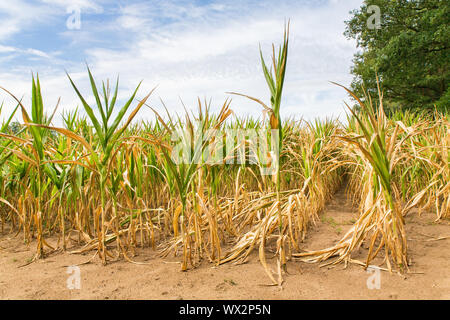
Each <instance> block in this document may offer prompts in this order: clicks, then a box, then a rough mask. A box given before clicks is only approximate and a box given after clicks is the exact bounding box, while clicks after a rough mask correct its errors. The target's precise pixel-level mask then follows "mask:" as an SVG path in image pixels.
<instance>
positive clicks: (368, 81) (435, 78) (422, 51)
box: [344, 0, 450, 111]
mask: <svg viewBox="0 0 450 320" xmlns="http://www.w3.org/2000/svg"><path fill="white" fill-rule="evenodd" d="M373 5H375V6H378V7H379V8H380V20H379V22H380V24H379V25H378V27H377V28H374V27H373V20H374V18H375V16H374V14H375V11H373V9H372V10H371V8H373V7H371V6H373ZM351 14H352V18H351V19H350V20H349V21H346V25H347V28H346V31H345V33H344V34H345V35H346V36H347V38H349V39H355V40H356V42H357V46H358V48H360V49H361V50H359V51H358V53H356V54H355V58H354V61H353V62H354V65H353V68H352V73H353V74H354V76H355V77H354V79H353V82H352V88H353V90H355V91H356V92H358V93H362V86H365V87H366V89H367V91H368V92H371V93H375V92H376V90H377V89H376V88H377V85H376V76H375V75H376V74H378V76H379V77H380V82H381V84H382V88H383V91H384V97H385V104H386V107H387V108H389V109H417V108H434V105H436V107H437V108H438V109H441V110H443V111H444V110H445V111H448V109H449V107H450V93H449V86H448V84H449V78H450V73H449V60H450V52H449V44H450V2H449V1H448V0H409V1H408V0H366V1H364V3H363V4H362V6H361V7H360V8H359V9H356V10H353V11H352V12H351ZM368 21H369V25H368ZM371 23H372V24H371Z"/></svg>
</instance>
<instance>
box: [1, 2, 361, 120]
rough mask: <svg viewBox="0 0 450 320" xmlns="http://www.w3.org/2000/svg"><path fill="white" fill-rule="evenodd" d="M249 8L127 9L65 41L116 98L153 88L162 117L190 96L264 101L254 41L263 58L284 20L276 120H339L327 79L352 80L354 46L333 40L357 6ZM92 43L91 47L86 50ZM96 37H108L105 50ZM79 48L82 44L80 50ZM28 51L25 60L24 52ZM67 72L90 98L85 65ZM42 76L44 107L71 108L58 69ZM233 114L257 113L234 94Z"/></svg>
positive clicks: (73, 101) (165, 5)
mask: <svg viewBox="0 0 450 320" xmlns="http://www.w3.org/2000/svg"><path fill="white" fill-rule="evenodd" d="M44 2H46V3H47V4H50V3H53V4H55V5H58V6H62V5H63V3H65V1H62V0H45V1H44ZM79 2H80V3H82V4H83V3H84V4H83V5H85V7H86V8H90V9H89V10H97V12H102V11H98V10H103V12H105V10H106V9H107V7H106V5H103V6H100V4H99V3H100V2H98V1H96V2H92V1H79ZM255 3H256V4H257V5H256V4H255ZM255 3H253V4H252V6H250V5H247V6H245V5H243V4H242V3H240V2H236V3H235V2H233V1H232V0H229V1H222V2H217V3H212V4H209V5H204V6H195V5H193V4H191V3H189V2H181V3H180V2H174V1H152V2H151V3H150V2H140V3H134V4H126V5H122V6H121V7H119V8H118V9H117V10H116V11H115V13H116V14H115V15H114V17H115V18H114V20H112V21H111V20H109V21H107V22H102V25H101V28H99V29H95V28H85V27H83V28H82V30H80V31H78V32H66V33H64V35H66V36H70V37H71V38H72V40H73V41H74V42H72V45H73V44H74V43H76V44H77V45H78V46H80V45H81V48H80V49H78V50H83V51H84V53H85V58H86V59H87V61H88V62H89V65H90V66H91V67H92V70H93V72H94V75H95V76H96V78H97V79H98V80H100V79H105V78H107V77H115V76H116V75H117V74H120V79H121V81H120V84H121V85H120V90H121V95H122V98H125V97H126V96H127V95H128V94H129V93H130V92H131V91H132V90H133V89H134V87H135V86H136V85H137V83H138V82H139V80H141V79H144V80H145V81H144V83H143V86H142V87H141V90H140V96H143V95H144V93H145V92H148V91H149V90H151V89H152V88H153V87H154V86H155V85H157V84H158V85H159V86H158V89H157V91H156V93H155V94H154V96H153V97H152V98H151V100H150V102H151V103H152V104H153V105H155V106H156V107H157V109H160V108H161V104H160V103H159V102H158V99H157V98H158V96H160V97H161V98H163V100H164V101H165V102H166V104H167V106H168V107H169V109H170V111H173V112H175V111H179V112H182V105H181V103H180V102H179V97H181V98H182V99H183V101H184V102H185V103H186V104H187V106H192V107H195V106H194V103H195V101H196V98H197V96H200V97H205V96H206V97H208V98H209V97H212V98H213V103H215V105H216V106H217V107H218V106H219V105H220V104H221V103H223V101H224V100H225V99H226V97H227V95H226V94H225V92H226V91H237V92H242V93H245V94H249V95H252V96H256V97H259V98H262V99H263V100H265V101H267V100H268V89H267V88H266V84H265V80H264V77H263V75H262V72H261V67H260V61H259V52H258V43H261V45H262V49H263V52H264V56H265V57H267V58H268V57H269V54H270V51H271V47H270V44H271V43H272V42H275V43H279V42H280V41H281V39H282V32H283V22H284V20H285V17H288V18H290V19H291V38H290V40H291V41H290V51H289V60H288V71H287V75H286V82H285V92H284V96H283V106H282V109H283V110H282V112H283V114H284V115H286V116H290V115H296V116H297V117H302V116H304V117H305V118H307V119H311V118H313V117H316V116H329V115H332V114H333V115H338V114H339V113H341V112H342V110H343V108H342V100H344V99H346V98H347V96H346V94H345V92H344V91H343V90H342V89H340V88H337V87H335V86H333V85H331V84H330V83H329V82H328V81H336V82H340V83H343V84H349V82H350V80H351V75H350V74H349V72H350V65H351V60H352V55H353V53H354V51H355V45H354V43H353V42H351V41H347V40H346V39H345V38H344V36H343V35H342V33H343V31H344V28H345V26H344V23H343V21H344V20H345V19H347V18H348V11H349V10H351V9H353V8H356V7H358V6H359V5H360V4H361V1H360V0H346V1H343V0H340V1H339V0H335V1H330V2H329V3H328V4H327V5H325V6H320V7H317V8H312V7H309V6H305V5H301V4H298V3H297V2H294V1H292V2H283V3H281V4H280V3H275V2H270V3H269V2H265V3H260V2H255ZM89 4H92V6H91V7H89ZM108 10H110V9H109V8H108ZM92 39H97V40H99V42H98V43H92V42H90V41H92ZM100 40H110V41H112V42H113V43H114V46H108V45H105V43H102V42H100ZM114 40H116V41H114ZM87 42H89V47H86V46H85V47H83V46H82V44H83V43H87ZM77 48H78V47H77ZM12 50H15V48H13V47H11V46H7V45H5V46H0V52H9V53H13V51H12ZM30 50H31V49H29V51H28V53H32V51H30ZM61 51H63V52H62V53H61V54H59V55H58V56H59V57H63V56H64V49H61ZM33 52H34V51H33ZM34 53H35V54H36V57H39V56H40V58H43V56H44V55H45V54H47V55H49V56H51V58H52V59H54V58H55V56H56V55H55V54H49V53H44V52H34ZM0 63H1V60H0ZM67 68H68V70H69V71H70V72H71V75H73V78H74V80H75V82H76V83H77V85H80V88H81V89H82V91H83V92H85V93H86V94H90V91H89V83H88V79H87V75H86V72H85V71H84V70H82V69H83V68H84V66H83V65H82V64H81V63H80V64H79V65H78V66H74V65H73V63H71V64H70V65H69V66H67ZM46 71H47V72H45V73H42V72H41V81H42V84H43V88H45V90H47V91H46V96H47V97H51V98H50V99H51V101H52V102H53V100H55V101H56V99H57V97H58V96H62V102H63V106H64V107H65V108H73V107H75V106H76V105H77V104H79V102H78V101H77V98H76V96H75V95H74V93H73V91H72V89H71V88H70V87H69V84H68V81H67V79H66V77H65V75H64V74H63V73H62V72H61V71H62V70H56V69H52V67H49V69H47V70H46ZM14 77H16V78H15V79H16V81H14ZM1 83H8V87H9V88H14V86H15V85H17V92H28V91H29V77H27V76H26V77H24V79H23V82H21V83H22V84H21V85H19V84H18V82H17V76H16V75H13V74H10V75H9V76H8V77H6V76H5V74H2V75H0V84H1ZM25 84H26V85H25ZM45 86H48V87H45ZM23 90H24V91H23ZM55 97H56V98H55ZM50 105H52V104H50ZM232 109H233V110H234V111H235V112H236V113H237V114H240V115H243V114H252V115H254V116H259V115H261V112H260V111H261V108H260V107H259V106H258V105H257V104H256V103H254V102H251V101H247V100H246V99H245V98H242V97H233V104H232ZM160 110H161V109H160ZM140 116H141V117H144V118H146V117H153V115H152V114H151V112H145V111H143V112H141V114H140Z"/></svg>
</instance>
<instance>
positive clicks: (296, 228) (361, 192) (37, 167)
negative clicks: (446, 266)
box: [0, 28, 450, 285]
mask: <svg viewBox="0 0 450 320" xmlns="http://www.w3.org/2000/svg"><path fill="white" fill-rule="evenodd" d="M288 37H289V30H288V28H287V30H286V32H285V35H284V41H283V43H282V45H281V46H280V48H279V50H278V53H277V52H276V48H275V47H273V50H272V51H273V59H272V62H273V66H272V68H270V66H267V65H266V63H265V61H264V59H263V55H262V53H261V62H262V66H263V72H264V76H265V79H266V81H267V84H268V88H269V89H270V97H271V99H270V103H268V104H265V103H264V102H263V101H262V100H260V99H257V98H253V97H248V96H246V95H244V94H241V93H233V97H234V99H235V100H234V101H239V99H246V98H249V99H252V100H253V101H255V103H259V104H261V105H262V107H263V109H262V116H261V117H260V118H258V119H254V118H252V117H237V116H235V115H234V113H233V112H232V108H233V103H234V101H233V102H232V101H231V100H230V99H227V100H225V101H224V103H222V104H220V105H215V106H213V105H212V104H211V102H208V101H202V100H200V99H199V100H198V103H197V105H196V106H193V107H194V108H193V110H194V109H195V110H196V111H195V112H190V111H186V113H185V115H183V116H179V115H177V116H173V115H170V114H169V112H167V114H162V113H158V112H157V111H156V110H155V108H154V107H153V102H152V98H153V96H152V93H153V91H152V92H147V93H145V97H144V98H143V99H139V100H138V99H136V95H137V94H138V90H139V86H138V87H137V88H136V90H135V91H134V92H133V93H132V94H131V95H130V97H129V99H128V101H126V102H125V103H124V104H123V105H121V106H117V105H116V99H117V96H118V86H119V83H118V81H117V82H116V83H115V85H114V86H111V85H110V82H109V81H106V82H102V84H101V86H99V84H98V83H96V81H95V80H94V77H93V75H92V74H91V71H90V70H89V69H88V74H87V78H86V81H89V82H90V86H91V89H92V91H91V92H90V93H87V92H83V93H82V92H80V91H79V90H78V87H77V84H75V83H74V82H73V81H72V79H71V78H70V76H69V75H68V81H70V83H71V84H72V86H73V89H74V90H75V92H76V94H77V95H78V97H79V99H80V105H81V106H82V109H83V112H80V111H78V109H76V110H75V111H71V112H64V113H63V114H62V119H63V125H62V126H61V127H55V126H54V125H53V124H52V120H53V117H54V115H55V113H56V108H54V110H55V112H53V113H52V114H51V115H48V114H47V113H45V112H44V105H45V102H44V98H43V97H42V94H41V86H40V82H39V77H38V76H36V77H33V79H32V91H31V93H32V94H31V96H32V99H31V104H30V105H29V104H27V103H26V102H24V101H22V100H20V99H18V98H16V96H15V95H14V93H12V92H10V91H8V89H7V88H6V86H4V85H3V84H2V86H1V89H2V90H3V91H4V92H5V93H6V94H8V95H10V96H11V97H13V98H14V99H15V100H16V102H17V105H16V108H15V109H14V111H13V113H12V114H10V115H7V116H6V117H5V120H4V122H3V125H2V126H1V132H0V148H1V153H0V170H1V175H0V202H1V203H0V221H1V232H2V233H6V232H10V233H14V234H16V235H17V236H20V237H23V240H24V241H25V242H26V243H28V244H31V243H33V244H34V243H35V244H36V247H35V259H39V258H44V257H45V256H46V255H47V254H49V253H50V252H54V251H57V250H62V251H66V250H67V251H69V252H71V253H74V254H77V253H87V252H91V253H92V255H93V258H94V257H95V256H97V257H98V258H99V259H100V260H101V261H102V263H103V264H107V263H108V261H115V260H118V259H125V260H127V261H130V262H132V263H138V262H135V261H134V259H133V258H134V257H135V255H136V254H137V249H138V248H144V247H152V248H153V249H155V250H158V251H159V252H160V253H161V255H162V256H167V255H175V256H178V257H179V261H180V265H181V270H182V271H186V270H189V269H191V268H195V267H196V266H198V265H199V264H200V263H201V262H202V261H205V260H206V261H209V262H210V263H212V264H216V265H220V264H224V263H229V262H234V263H241V262H243V261H246V259H248V258H249V256H250V254H251V253H252V252H253V251H255V250H257V252H258V254H259V260H260V262H261V264H262V267H263V269H264V270H265V272H266V273H267V276H268V277H269V279H270V281H271V282H272V283H273V284H274V285H280V284H281V283H282V281H283V273H284V272H285V269H286V263H287V261H289V260H291V261H292V260H301V261H307V262H324V263H325V264H336V263H340V262H343V263H345V264H347V263H349V262H350V263H352V262H358V263H359V264H361V265H363V266H366V267H367V266H368V265H369V264H370V262H371V261H373V260H374V259H375V257H377V256H381V257H383V258H384V263H385V264H386V266H387V268H388V269H389V270H396V271H400V272H406V271H407V270H408V264H409V257H408V246H407V237H406V234H405V219H404V218H405V216H406V215H407V214H413V213H411V210H412V209H416V210H414V211H413V212H414V214H416V212H417V211H418V212H419V214H420V212H423V211H433V212H435V214H436V219H446V218H449V217H450V167H449V163H450V150H449V147H450V126H449V125H450V121H449V120H450V119H449V117H448V115H446V114H440V113H437V112H435V113H425V112H422V113H420V112H401V113H400V112H398V113H393V114H389V116H386V113H385V111H384V108H383V97H382V89H381V88H379V91H378V94H376V96H370V95H367V96H365V97H357V96H356V95H354V94H353V93H352V92H351V91H350V90H348V89H346V88H345V87H343V88H342V90H347V91H348V93H349V94H350V95H351V96H352V98H353V100H354V101H355V102H356V103H357V107H354V106H348V112H347V119H345V121H343V122H340V121H338V120H333V119H325V120H315V121H312V122H308V121H303V120H299V121H296V120H289V119H282V118H281V116H280V110H281V109H282V105H281V101H282V100H281V98H282V90H283V82H284V74H285V70H286V66H287V56H288V50H287V49H288ZM89 95H91V97H93V98H94V100H95V105H89V104H88V103H87V102H86V101H88V100H89V101H90V100H91V99H89V97H90V96H89ZM45 109H46V110H53V109H52V108H50V107H47V106H46V108H45ZM144 110H145V112H151V113H152V114H154V115H155V120H153V121H143V120H137V118H136V116H137V115H138V114H139V112H141V113H142V112H144ZM211 110H218V112H212V111H211ZM15 116H18V117H20V116H21V124H20V126H15V127H14V126H12V125H11V124H12V119H13V118H14V117H15ZM255 136H256V137H257V138H258V139H255V138H254V137H255ZM174 137H175V138H174ZM255 141H257V142H258V143H256V142H255ZM186 151H188V152H187V153H186ZM180 152H181V154H182V155H181V156H180ZM174 155H175V156H174ZM268 168H275V170H272V171H271V170H267V169H268ZM343 187H345V188H346V191H347V194H348V196H349V197H350V198H351V199H352V201H353V203H354V204H355V206H356V207H357V208H358V211H359V217H358V219H357V220H356V222H355V223H354V225H353V226H352V227H351V228H350V230H349V231H348V232H347V233H346V234H345V235H344V236H343V237H342V239H341V240H340V241H339V242H337V243H336V245H334V246H333V247H330V248H323V250H318V251H313V252H309V251H305V250H304V248H303V247H302V242H303V240H304V239H305V236H306V234H307V232H308V227H309V226H311V224H314V223H315V222H316V221H318V220H319V216H320V214H321V211H322V210H323V209H324V207H325V205H326V204H327V202H328V201H329V200H330V199H331V198H332V197H333V195H334V193H335V192H336V191H337V190H338V189H339V188H343ZM50 237H57V239H58V242H57V244H56V246H52V245H50V244H49V243H48V242H47V241H46V239H49V238H50ZM363 243H366V244H367V245H368V247H369V250H368V253H367V257H366V259H365V261H355V260H354V259H352V253H353V252H355V250H357V249H358V248H359V247H360V246H361V245H362V244H363ZM269 246H270V247H272V248H276V251H275V255H276V260H277V269H276V270H275V272H273V271H272V270H271V268H270V267H269V265H268V263H267V260H266V255H267V254H268V250H267V249H268V247H269Z"/></svg>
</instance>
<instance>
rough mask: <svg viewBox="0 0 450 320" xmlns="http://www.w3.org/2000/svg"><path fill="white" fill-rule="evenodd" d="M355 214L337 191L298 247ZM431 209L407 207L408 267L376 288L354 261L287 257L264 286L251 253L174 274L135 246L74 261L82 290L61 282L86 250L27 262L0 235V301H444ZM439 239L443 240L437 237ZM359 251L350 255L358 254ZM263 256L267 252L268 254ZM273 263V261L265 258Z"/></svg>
mask: <svg viewBox="0 0 450 320" xmlns="http://www.w3.org/2000/svg"><path fill="white" fill-rule="evenodd" d="M355 217H356V212H355V211H354V209H352V207H351V206H350V205H349V203H348V202H347V201H346V200H345V197H344V196H343V194H338V195H337V196H336V197H335V199H334V200H333V201H331V203H330V204H329V205H328V206H327V208H326V210H325V211H324V212H323V213H322V215H321V221H318V223H317V225H316V226H311V229H310V231H309V233H308V236H307V239H306V240H305V243H304V245H303V247H304V248H305V249H321V248H325V247H328V246H331V245H332V244H334V243H335V242H336V241H337V240H339V238H340V237H341V236H342V235H343V233H344V232H345V231H346V230H347V229H348V228H349V227H350V226H351V224H352V221H354V219H355ZM434 220H435V215H433V214H422V215H421V216H418V214H417V213H412V214H411V215H409V216H408V217H407V218H406V221H407V234H408V239H409V243H408V245H409V254H410V258H411V260H412V265H411V267H410V271H411V272H413V273H409V274H406V275H402V276H401V275H398V274H389V273H388V272H385V271H381V282H380V289H368V286H367V279H368V278H369V277H370V276H371V274H369V273H368V272H367V271H365V270H364V269H363V268H362V267H361V266H358V265H349V266H348V267H347V268H346V269H344V266H343V265H338V266H336V267H334V268H328V267H325V268H319V265H317V264H306V263H303V262H289V263H288V274H287V275H285V277H284V279H285V283H284V284H283V287H282V289H280V288H278V287H270V286H265V285H266V284H269V280H268V277H267V276H266V274H265V273H264V271H263V269H262V266H261V265H260V263H259V261H258V257H257V255H256V253H255V254H253V256H252V257H251V258H250V259H249V262H248V263H246V264H243V265H234V264H225V265H222V266H219V267H214V266H212V265H211V264H208V263H206V262H205V263H203V264H202V265H201V266H200V267H199V268H197V269H194V270H190V271H189V272H180V271H179V268H180V265H179V263H177V258H172V257H169V258H165V259H162V258H160V257H159V256H158V253H157V252H155V251H153V250H152V249H141V250H138V251H137V253H138V256H137V257H135V259H136V260H137V261H143V262H146V263H148V265H135V264H132V263H129V262H125V261H119V262H112V263H109V264H108V265H106V266H102V265H101V263H100V261H99V260H98V259H95V260H94V261H93V262H92V263H89V264H84V265H81V266H80V271H81V288H80V289H79V290H78V289H73V290H69V289H68V288H67V278H68V277H69V274H68V273H67V266H70V265H76V264H79V263H82V262H85V261H87V260H89V258H90V257H91V256H92V255H93V253H89V254H88V255H72V254H69V253H54V254H51V255H49V256H48V257H47V258H45V259H43V260H39V261H37V262H34V263H31V264H29V265H27V266H23V267H21V266H22V265H24V264H26V263H27V261H29V259H30V257H31V256H32V255H33V250H34V245H32V246H30V247H29V248H28V247H27V246H25V245H24V244H23V242H22V240H21V236H20V235H18V236H17V237H15V238H14V237H13V235H12V234H5V233H4V234H0V299H275V300H276V299H450V238H449V236H450V223H449V222H448V221H443V222H439V223H436V222H434ZM438 238H443V239H440V240H437V239H438ZM364 251H365V249H364V248H362V249H361V252H360V253H357V254H356V255H355V256H354V257H355V258H360V259H363V258H364V257H365V252H364ZM268 256H270V255H268ZM268 262H269V263H270V264H271V265H275V259H272V260H270V259H269V260H268Z"/></svg>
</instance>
